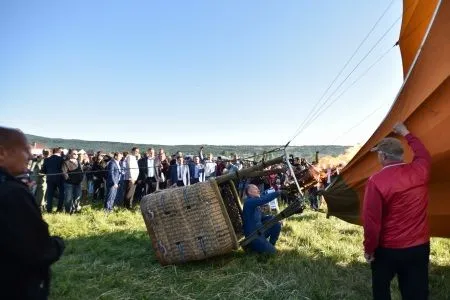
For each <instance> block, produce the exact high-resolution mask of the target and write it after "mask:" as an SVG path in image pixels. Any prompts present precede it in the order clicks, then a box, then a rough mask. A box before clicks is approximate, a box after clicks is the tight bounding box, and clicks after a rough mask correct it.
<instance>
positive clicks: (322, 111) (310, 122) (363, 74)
mask: <svg viewBox="0 0 450 300" xmlns="http://www.w3.org/2000/svg"><path fill="white" fill-rule="evenodd" d="M394 47H395V46H393V47H391V48H389V49H388V50H387V51H386V52H384V53H383V54H382V55H380V56H379V57H378V59H377V60H376V61H375V62H374V63H372V65H370V67H368V68H367V69H366V70H365V71H364V72H363V73H362V74H361V75H360V76H359V77H357V78H356V79H355V80H354V81H353V82H352V83H351V84H350V85H349V86H347V88H346V89H345V90H343V91H342V92H341V93H340V94H339V95H338V96H337V97H336V98H334V99H333V101H331V102H330V103H328V105H327V106H326V107H325V108H323V109H322V110H320V111H317V112H316V114H315V115H314V116H313V118H311V120H309V122H308V123H307V124H306V125H305V126H304V128H303V131H304V130H306V129H307V128H308V127H309V126H310V125H311V124H312V123H314V120H315V119H316V118H318V117H319V116H320V115H322V114H323V113H324V112H325V111H327V110H328V109H329V108H330V106H331V105H333V104H334V103H336V101H338V100H339V99H340V98H341V97H342V96H343V95H344V94H345V93H346V92H347V91H348V90H349V89H350V88H351V87H353V86H354V85H355V84H356V83H357V82H358V81H359V80H361V79H362V78H363V77H364V76H366V75H367V73H369V71H370V70H371V69H372V68H373V67H374V66H375V65H377V64H378V63H379V62H380V61H381V60H383V58H385V57H386V56H387V55H388V54H389V53H390V52H391V50H392V49H394Z"/></svg>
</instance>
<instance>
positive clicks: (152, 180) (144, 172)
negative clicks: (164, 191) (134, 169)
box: [138, 148, 159, 195]
mask: <svg viewBox="0 0 450 300" xmlns="http://www.w3.org/2000/svg"><path fill="white" fill-rule="evenodd" d="M138 165H139V177H138V182H139V183H143V184H145V192H144V195H148V194H151V193H153V192H154V191H155V190H156V182H157V180H158V179H159V178H158V174H157V172H156V166H157V162H156V157H155V149H153V148H149V149H148V150H147V155H146V156H144V157H143V158H141V159H140V160H139V161H138Z"/></svg>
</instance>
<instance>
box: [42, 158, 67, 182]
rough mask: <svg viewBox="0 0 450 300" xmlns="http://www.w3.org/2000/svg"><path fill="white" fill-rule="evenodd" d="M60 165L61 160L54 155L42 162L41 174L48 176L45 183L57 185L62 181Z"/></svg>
mask: <svg viewBox="0 0 450 300" xmlns="http://www.w3.org/2000/svg"><path fill="white" fill-rule="evenodd" d="M62 164H63V158H62V157H61V156H59V155H55V154H53V155H52V156H50V157H48V158H46V159H45V160H44V166H43V172H44V173H45V174H48V175H47V182H52V183H59V182H60V181H61V180H62V176H61V169H62ZM53 174H55V175H53Z"/></svg>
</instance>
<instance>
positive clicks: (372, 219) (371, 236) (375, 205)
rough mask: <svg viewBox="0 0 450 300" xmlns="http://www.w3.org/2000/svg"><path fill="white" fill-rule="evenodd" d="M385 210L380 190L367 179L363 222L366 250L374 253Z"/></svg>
mask: <svg viewBox="0 0 450 300" xmlns="http://www.w3.org/2000/svg"><path fill="white" fill-rule="evenodd" d="M382 212H383V198H382V196H381V193H380V191H379V190H378V188H377V187H376V186H375V184H374V183H373V182H372V180H371V179H369V180H368V181H367V184H366V191H365V194H364V205H363V223H364V251H365V253H368V254H373V253H374V252H375V249H376V248H377V247H378V243H379V239H380V230H381V218H382Z"/></svg>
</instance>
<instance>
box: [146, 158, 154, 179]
mask: <svg viewBox="0 0 450 300" xmlns="http://www.w3.org/2000/svg"><path fill="white" fill-rule="evenodd" d="M147 167H148V174H147V176H148V177H155V158H147Z"/></svg>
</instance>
